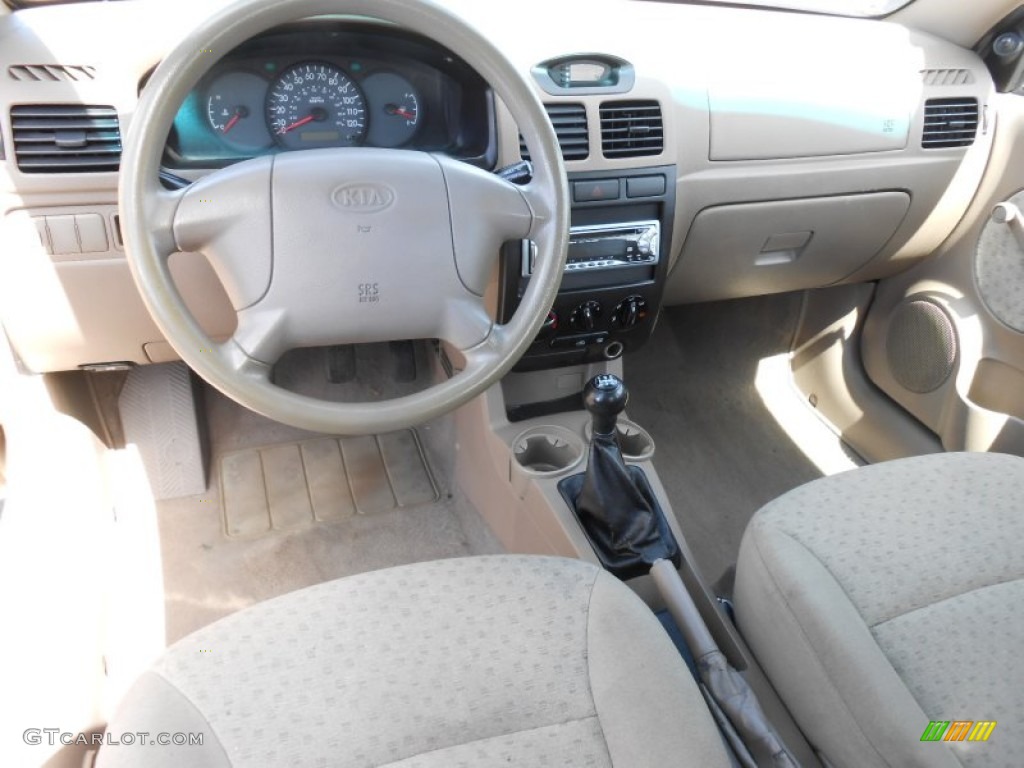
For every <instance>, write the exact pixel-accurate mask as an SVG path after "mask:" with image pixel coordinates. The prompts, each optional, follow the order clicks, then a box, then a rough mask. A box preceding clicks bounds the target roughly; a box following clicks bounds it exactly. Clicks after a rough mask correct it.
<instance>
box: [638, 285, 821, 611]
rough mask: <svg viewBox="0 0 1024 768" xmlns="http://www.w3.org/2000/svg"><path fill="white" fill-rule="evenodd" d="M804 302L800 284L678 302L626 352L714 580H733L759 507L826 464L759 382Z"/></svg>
mask: <svg viewBox="0 0 1024 768" xmlns="http://www.w3.org/2000/svg"><path fill="white" fill-rule="evenodd" d="M799 312H800V294H783V295H779V296H768V297H760V298H755V299H742V300H737V301H723V302H715V303H709V304H693V305H688V306H682V307H672V308H670V309H668V310H666V311H665V312H663V313H662V316H661V318H660V319H659V322H658V326H657V328H656V329H655V331H654V335H653V337H652V338H651V340H650V342H649V343H648V344H647V345H646V346H645V347H643V348H641V349H640V350H639V351H637V352H636V353H634V354H632V355H630V356H629V357H627V358H626V359H625V376H626V383H627V384H628V385H629V388H630V398H629V407H628V413H629V416H630V418H631V419H633V420H634V421H636V422H638V423H639V424H640V425H641V426H643V427H645V428H646V429H647V430H648V431H649V432H650V433H651V435H652V436H653V437H654V440H655V444H656V451H655V455H654V465H655V467H657V469H658V474H659V476H660V478H661V481H662V484H663V485H664V486H665V489H666V491H667V493H668V495H669V499H670V500H671V502H672V507H673V511H674V512H675V514H676V517H677V519H678V520H679V524H680V527H681V528H682V530H683V534H684V535H685V536H686V539H687V542H688V543H689V545H690V549H691V550H692V551H693V556H694V559H695V560H696V561H697V563H696V564H697V567H698V568H699V570H700V571H701V573H702V574H703V575H704V577H705V579H707V580H708V581H709V582H711V583H715V582H718V581H720V580H722V579H723V577H724V581H723V584H725V585H726V586H727V584H728V581H729V579H728V576H729V571H730V569H731V568H732V567H733V566H734V565H735V563H736V556H737V554H738V552H739V545H740V539H741V538H742V536H743V531H744V529H745V528H746V525H747V522H748V521H749V520H750V517H751V516H752V515H753V514H754V512H756V511H757V510H758V509H759V508H760V507H761V506H762V505H763V504H765V503H767V502H768V501H771V500H772V499H774V498H775V497H777V496H779V495H781V494H782V493H785V492H786V491H788V490H790V489H792V488H795V487H796V486H798V485H801V484H802V483H805V482H808V481H810V480H813V479H815V478H817V477H820V476H821V474H822V473H821V471H819V470H818V468H817V467H816V466H815V465H814V464H813V463H812V462H811V461H810V460H809V459H808V458H807V457H806V456H805V455H804V454H803V453H802V452H801V451H800V450H799V449H798V448H797V447H796V445H795V444H794V443H793V441H792V440H791V439H790V438H789V436H788V435H787V434H786V433H785V432H784V431H783V430H782V429H781V428H780V427H779V426H778V424H777V422H776V421H775V419H774V418H773V417H772V415H771V414H770V413H769V411H768V409H767V408H766V407H765V405H764V403H763V401H762V400H761V397H760V396H759V394H758V392H757V390H756V388H755V385H754V381H755V377H756V375H757V370H758V364H759V363H760V361H761V360H762V359H765V358H769V357H772V356H774V355H778V354H780V353H785V352H788V351H789V346H790V341H791V339H792V336H793V332H794V329H795V326H796V322H797V319H798V317H799ZM823 428H824V427H823ZM722 591H727V589H723V590H722Z"/></svg>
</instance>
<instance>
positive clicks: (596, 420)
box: [583, 373, 629, 435]
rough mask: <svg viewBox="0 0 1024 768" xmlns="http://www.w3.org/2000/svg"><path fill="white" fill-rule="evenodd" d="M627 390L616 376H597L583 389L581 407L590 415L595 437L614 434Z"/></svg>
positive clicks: (627, 396) (624, 403)
mask: <svg viewBox="0 0 1024 768" xmlns="http://www.w3.org/2000/svg"><path fill="white" fill-rule="evenodd" d="M627 400H629V390H628V389H626V385H625V384H624V383H623V382H622V379H620V378H619V377H618V376H616V375H615V374H612V373H602V374H598V375H597V376H595V377H594V378H592V379H591V380H590V381H588V382H587V386H585V387H584V388H583V407H584V408H586V409H587V411H588V412H589V413H590V419H591V423H592V424H593V427H594V434H595V435H598V434H600V435H610V434H612V433H614V432H615V422H616V420H617V419H618V416H619V414H620V413H622V411H623V410H624V409H625V407H626V401H627Z"/></svg>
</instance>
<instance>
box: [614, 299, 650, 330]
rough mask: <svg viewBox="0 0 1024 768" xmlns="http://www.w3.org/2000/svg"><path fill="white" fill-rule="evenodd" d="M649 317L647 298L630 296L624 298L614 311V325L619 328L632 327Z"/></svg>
mask: <svg viewBox="0 0 1024 768" xmlns="http://www.w3.org/2000/svg"><path fill="white" fill-rule="evenodd" d="M646 317H647V300H646V299H645V298H644V297H643V296H630V297H628V298H625V299H623V300H622V301H620V302H619V303H618V305H617V306H616V307H615V311H614V312H613V313H612V325H615V326H618V327H619V328H632V327H633V326H634V325H636V324H637V323H640V322H642V321H643V320H644V319H646Z"/></svg>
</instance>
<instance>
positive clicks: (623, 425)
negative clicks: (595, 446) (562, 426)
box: [583, 418, 654, 461]
mask: <svg viewBox="0 0 1024 768" xmlns="http://www.w3.org/2000/svg"><path fill="white" fill-rule="evenodd" d="M615 431H616V432H617V433H618V438H619V448H621V449H622V458H624V459H625V460H626V461H647V460H648V459H650V458H651V457H652V456H654V438H653V437H651V436H650V434H649V433H648V432H647V430H646V429H644V428H643V427H641V426H640V425H639V424H634V423H633V422H632V421H629V420H628V419H622V418H620V419H619V421H618V423H617V424H616V425H615ZM592 432H593V428H592V426H591V424H590V422H587V424H586V426H585V427H584V428H583V437H584V438H585V439H586V441H587V443H589V442H590V436H591V434H592Z"/></svg>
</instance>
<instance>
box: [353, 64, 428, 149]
mask: <svg viewBox="0 0 1024 768" xmlns="http://www.w3.org/2000/svg"><path fill="white" fill-rule="evenodd" d="M362 86H363V93H364V94H366V102H367V105H368V108H369V112H370V127H369V131H368V132H367V134H366V143H367V144H370V145H372V146H375V147H400V146H402V145H403V144H406V143H408V142H409V140H410V139H412V137H413V136H415V135H416V131H417V130H418V129H419V127H420V123H421V122H422V120H421V111H420V99H419V96H418V95H417V94H416V91H415V89H414V88H413V87H412V83H410V82H409V81H408V80H406V79H405V78H404V77H402V76H401V75H396V74H393V73H391V72H378V73H376V74H373V75H370V76H369V77H368V78H366V79H365V80H363V82H362Z"/></svg>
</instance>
